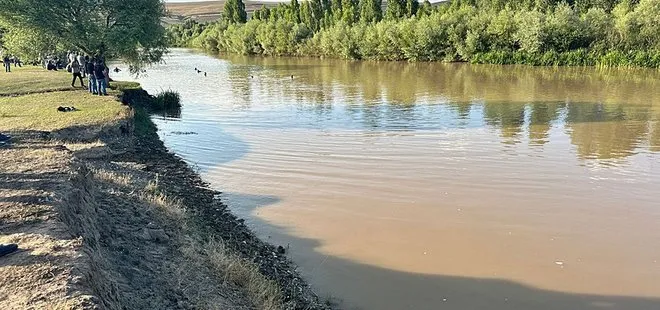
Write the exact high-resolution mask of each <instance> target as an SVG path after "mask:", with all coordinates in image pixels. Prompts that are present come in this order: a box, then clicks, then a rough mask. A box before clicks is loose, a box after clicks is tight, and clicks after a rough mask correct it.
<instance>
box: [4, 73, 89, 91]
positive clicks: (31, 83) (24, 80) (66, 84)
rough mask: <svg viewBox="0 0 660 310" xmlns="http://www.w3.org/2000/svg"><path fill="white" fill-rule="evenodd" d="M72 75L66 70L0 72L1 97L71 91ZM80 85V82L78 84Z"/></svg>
mask: <svg viewBox="0 0 660 310" xmlns="http://www.w3.org/2000/svg"><path fill="white" fill-rule="evenodd" d="M71 79H72V77H71V74H70V73H67V72H66V71H65V70H60V71H48V70H46V69H43V68H41V67H34V66H23V67H19V68H14V67H12V68H11V72H10V73H6V72H4V70H3V71H2V72H0V96H7V95H20V94H28V93H37V92H45V91H55V90H65V89H71V88H72V87H71ZM78 83H79V82H78Z"/></svg>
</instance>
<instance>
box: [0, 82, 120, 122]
mask: <svg viewBox="0 0 660 310" xmlns="http://www.w3.org/2000/svg"><path fill="white" fill-rule="evenodd" d="M59 106H73V107H76V109H78V110H77V111H73V112H59V111H57V107H59ZM125 112H126V108H125V107H124V106H122V105H121V104H120V103H119V102H117V101H116V100H115V99H114V97H113V96H107V97H99V96H93V95H91V94H89V93H88V92H83V91H78V92H53V93H44V94H32V95H26V96H20V97H4V98H0V130H4V131H9V130H44V131H53V130H57V129H62V128H66V127H71V126H81V125H95V124H104V123H108V122H110V121H113V120H117V119H120V118H123V117H124V116H125Z"/></svg>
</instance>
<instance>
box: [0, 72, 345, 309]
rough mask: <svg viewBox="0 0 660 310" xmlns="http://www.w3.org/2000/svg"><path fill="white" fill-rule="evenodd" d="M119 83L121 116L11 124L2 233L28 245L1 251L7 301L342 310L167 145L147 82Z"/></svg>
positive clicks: (2, 298) (0, 199) (2, 292)
mask: <svg viewBox="0 0 660 310" xmlns="http://www.w3.org/2000/svg"><path fill="white" fill-rule="evenodd" d="M120 84H121V83H120ZM119 89H120V91H121V92H120V93H119V96H118V98H116V99H118V100H116V99H115V98H112V99H109V100H114V103H115V104H117V105H121V104H122V102H123V103H124V105H127V107H125V108H124V112H123V115H121V116H118V117H117V119H116V120H114V121H101V122H97V123H95V124H92V125H85V126H78V125H73V126H69V127H67V128H63V129H59V130H54V131H40V130H9V131H8V133H9V134H10V135H12V136H13V141H12V143H11V144H10V145H9V146H4V147H1V148H0V153H2V155H3V156H2V157H3V158H2V160H0V164H2V165H3V167H5V168H3V169H2V170H0V205H1V206H2V210H1V211H2V212H0V213H1V214H0V216H1V218H2V219H3V221H1V222H0V243H18V245H19V249H20V250H19V251H18V252H16V253H13V254H10V255H7V256H5V257H2V258H0V272H2V273H3V274H6V275H8V276H7V277H5V279H2V280H0V284H1V288H0V307H6V308H25V307H36V308H39V307H45V306H47V307H56V308H57V307H62V308H64V309H97V308H98V309H154V308H160V309H199V308H202V309H227V308H229V309H332V308H333V307H334V306H333V305H330V304H329V303H327V302H322V301H321V300H320V299H319V297H318V296H317V295H316V293H315V292H314V291H313V290H312V288H311V287H310V286H309V285H308V284H307V282H306V281H305V280H304V279H303V278H302V276H301V275H300V274H299V273H298V272H297V270H296V269H297V267H296V265H295V264H294V263H293V262H292V261H291V260H290V259H288V258H287V257H286V255H284V254H283V253H282V251H281V249H280V251H278V248H277V247H276V246H274V245H271V244H268V243H267V242H265V241H263V240H261V239H259V238H258V237H257V236H256V235H255V234H254V233H253V232H252V231H251V230H250V229H249V228H248V227H247V226H246V225H245V224H244V221H243V220H242V219H239V218H237V217H236V216H235V215H233V214H232V213H231V212H230V211H229V209H228V208H227V206H226V205H224V204H223V203H222V202H221V201H220V199H219V196H220V195H221V193H220V192H217V191H214V190H212V189H210V188H209V186H208V184H207V183H205V182H204V181H203V180H202V179H201V177H200V175H199V174H197V173H196V172H195V171H194V170H193V169H192V168H191V167H190V166H188V164H186V163H185V162H184V161H183V159H181V158H180V157H178V156H177V155H175V154H173V153H171V152H169V151H168V150H167V148H166V147H165V145H164V144H163V142H162V141H161V140H160V138H159V137H158V134H157V130H156V127H155V125H154V124H153V122H152V121H151V119H150V117H149V115H148V114H147V113H146V112H145V108H144V107H142V106H141V104H143V103H141V102H139V100H140V99H141V98H142V99H144V97H143V96H144V95H147V94H146V92H145V91H143V90H141V89H138V94H137V95H135V94H133V95H128V92H131V91H135V89H124V90H122V89H121V88H119ZM54 91H55V92H57V90H54ZM68 93H70V94H72V95H73V94H76V95H78V94H80V95H81V96H86V95H85V94H82V93H78V92H68ZM16 96H17V97H15V98H19V97H18V96H21V95H20V94H16ZM147 96H148V95H147ZM12 98H14V97H12ZM54 104H56V103H54ZM5 131H6V130H5ZM5 133H7V132H5Z"/></svg>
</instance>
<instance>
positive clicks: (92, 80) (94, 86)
mask: <svg viewBox="0 0 660 310" xmlns="http://www.w3.org/2000/svg"><path fill="white" fill-rule="evenodd" d="M94 62H96V59H94V60H92V61H90V60H89V57H87V62H86V63H85V71H86V72H87V75H88V78H89V92H90V93H92V94H94V95H98V93H99V91H98V83H97V82H96V77H95V76H94Z"/></svg>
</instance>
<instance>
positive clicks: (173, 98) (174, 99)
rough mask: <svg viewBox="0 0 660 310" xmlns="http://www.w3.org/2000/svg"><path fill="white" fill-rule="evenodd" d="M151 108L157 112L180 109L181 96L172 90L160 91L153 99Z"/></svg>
mask: <svg viewBox="0 0 660 310" xmlns="http://www.w3.org/2000/svg"><path fill="white" fill-rule="evenodd" d="M152 108H153V109H154V110H159V111H160V110H172V109H178V108H181V95H179V93H178V92H176V91H173V90H166V91H162V92H160V93H158V95H156V96H155V97H154V99H153V103H152Z"/></svg>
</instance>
